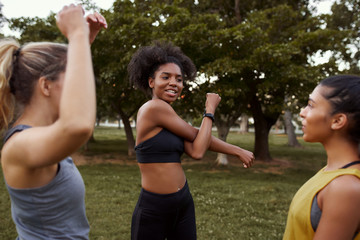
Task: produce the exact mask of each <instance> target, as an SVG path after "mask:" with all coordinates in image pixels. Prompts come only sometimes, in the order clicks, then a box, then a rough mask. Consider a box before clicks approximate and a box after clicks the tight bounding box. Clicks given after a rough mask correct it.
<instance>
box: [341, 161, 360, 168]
mask: <svg viewBox="0 0 360 240" xmlns="http://www.w3.org/2000/svg"><path fill="white" fill-rule="evenodd" d="M355 164H360V160H357V161H353V162H350V163H348V164H346V165H345V166H343V167H342V168H348V167H350V166H352V165H355Z"/></svg>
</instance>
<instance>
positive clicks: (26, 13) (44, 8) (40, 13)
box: [0, 0, 334, 35]
mask: <svg viewBox="0 0 360 240" xmlns="http://www.w3.org/2000/svg"><path fill="white" fill-rule="evenodd" d="M114 1H115V0H92V2H94V3H95V4H96V5H97V6H98V7H100V8H102V9H109V8H110V7H111V6H112V4H113V3H114ZM78 2H79V1H78V0H0V3H2V4H3V5H4V6H3V8H2V12H3V14H4V16H5V17H6V18H19V17H40V18H45V17H47V16H48V15H49V14H50V12H54V13H57V12H58V11H60V10H61V8H62V7H63V6H64V5H68V4H71V3H75V4H76V3H78ZM310 2H313V0H311V1H310ZM332 2H334V0H321V2H320V3H317V4H316V6H317V9H318V13H328V12H330V8H331V3H332ZM0 32H2V33H4V34H5V35H12V33H11V32H10V30H9V29H8V28H7V26H4V28H3V29H0Z"/></svg>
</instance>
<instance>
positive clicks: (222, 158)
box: [215, 121, 230, 166]
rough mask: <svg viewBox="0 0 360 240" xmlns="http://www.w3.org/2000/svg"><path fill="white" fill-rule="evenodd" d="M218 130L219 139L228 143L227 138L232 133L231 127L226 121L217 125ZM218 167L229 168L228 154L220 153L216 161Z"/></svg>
mask: <svg viewBox="0 0 360 240" xmlns="http://www.w3.org/2000/svg"><path fill="white" fill-rule="evenodd" d="M216 128H217V130H218V138H219V139H220V140H223V141H224V142H226V138H227V136H228V134H229V131H230V126H229V125H227V124H226V123H225V122H224V121H221V123H220V122H218V123H217V124H216ZM215 163H216V165H223V166H227V165H228V164H229V161H228V158H227V155H226V154H223V153H218V154H217V157H216V160H215Z"/></svg>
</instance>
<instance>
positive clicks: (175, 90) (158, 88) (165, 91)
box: [149, 63, 184, 103]
mask: <svg viewBox="0 0 360 240" xmlns="http://www.w3.org/2000/svg"><path fill="white" fill-rule="evenodd" d="M154 77H155V78H151V77H150V78H149V86H150V88H151V89H152V96H153V97H152V99H162V100H164V101H166V102H168V103H172V102H174V101H175V100H176V99H177V98H178V97H179V96H180V94H181V91H182V90H183V88H184V83H183V77H182V74H181V69H180V67H179V66H178V65H177V64H175V63H166V64H163V65H161V66H160V67H159V68H158V70H157V71H156V72H155V74H154Z"/></svg>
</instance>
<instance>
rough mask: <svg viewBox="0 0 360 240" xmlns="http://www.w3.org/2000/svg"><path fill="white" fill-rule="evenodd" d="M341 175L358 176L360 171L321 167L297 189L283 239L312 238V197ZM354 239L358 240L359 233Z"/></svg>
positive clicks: (359, 176) (359, 237)
mask: <svg viewBox="0 0 360 240" xmlns="http://www.w3.org/2000/svg"><path fill="white" fill-rule="evenodd" d="M342 175H354V176H356V177H358V178H360V171H359V170H357V169H353V168H350V169H337V170H333V171H324V168H323V169H321V170H320V171H319V172H318V173H317V174H316V175H315V176H313V177H312V178H311V179H309V180H308V181H307V182H306V183H305V184H304V185H303V186H302V187H301V188H300V189H299V190H298V192H297V193H296V194H295V196H294V198H293V200H292V202H291V205H290V209H289V214H288V219H287V223H286V229H285V234H284V237H283V239H284V240H299V239H304V240H305V239H306V240H307V239H313V237H314V234H315V232H314V230H313V227H312V224H311V206H312V203H313V199H314V197H315V195H316V194H317V193H318V192H319V191H320V190H322V189H323V188H324V187H325V186H326V185H328V184H329V183H330V182H331V181H332V180H334V179H335V178H337V177H339V176H342ZM354 239H356V240H359V239H360V234H357V235H356V236H355V238H354Z"/></svg>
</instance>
